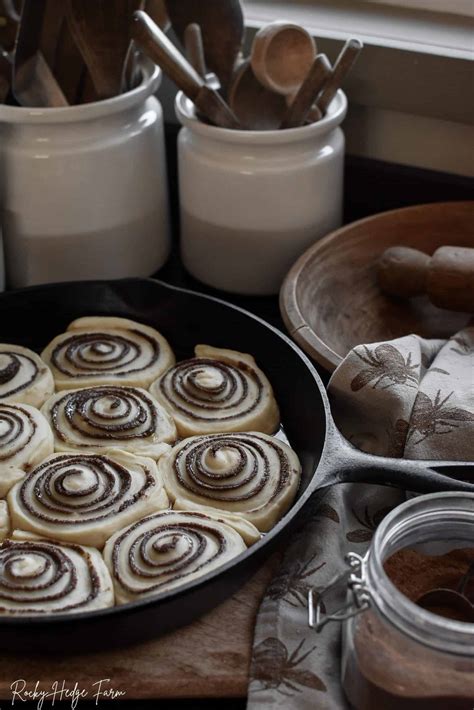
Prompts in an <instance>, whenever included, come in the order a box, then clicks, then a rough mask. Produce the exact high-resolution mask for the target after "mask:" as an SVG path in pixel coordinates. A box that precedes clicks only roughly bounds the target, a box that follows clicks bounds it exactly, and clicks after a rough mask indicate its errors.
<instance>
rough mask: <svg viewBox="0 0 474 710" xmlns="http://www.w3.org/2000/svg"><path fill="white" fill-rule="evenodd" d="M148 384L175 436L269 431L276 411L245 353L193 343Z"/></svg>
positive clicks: (274, 426)
mask: <svg viewBox="0 0 474 710" xmlns="http://www.w3.org/2000/svg"><path fill="white" fill-rule="evenodd" d="M196 355H197V357H195V358H193V359H192V360H186V361H184V362H180V363H178V364H177V365H176V366H175V367H173V368H171V369H170V370H168V372H166V373H165V374H164V375H163V376H162V377H161V378H160V379H159V380H158V381H157V382H156V383H154V384H153V385H152V387H151V390H150V391H151V393H152V394H153V395H154V396H155V397H156V398H157V399H158V400H159V401H160V402H161V403H162V404H163V406H165V407H166V408H167V409H168V411H169V412H170V413H171V414H172V416H173V418H174V420H175V422H176V425H177V427H178V432H179V434H180V435H181V436H183V437H184V436H193V435H196V434H212V433H217V432H222V431H251V430H256V431H263V432H266V433H269V434H271V433H273V432H274V431H275V430H276V429H277V428H278V424H279V419H280V415H279V411H278V406H277V404H276V401H275V398H274V395H273V391H272V388H271V385H270V383H269V381H268V380H267V378H266V377H265V375H264V374H263V372H262V371H261V370H259V368H258V367H257V365H256V363H255V360H254V359H253V358H252V356H251V355H247V354H244V353H237V352H234V351H232V350H218V349H216V348H211V347H210V346H206V345H198V346H197V347H196Z"/></svg>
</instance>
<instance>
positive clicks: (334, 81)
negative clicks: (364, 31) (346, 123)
mask: <svg viewBox="0 0 474 710" xmlns="http://www.w3.org/2000/svg"><path fill="white" fill-rule="evenodd" d="M362 48H363V44H362V42H360V41H359V40H358V39H348V40H347V42H346V43H345V45H344V47H343V48H342V51H341V53H340V54H339V56H338V58H337V59H336V63H335V64H334V67H333V70H332V76H331V77H330V79H328V81H327V83H326V86H325V87H324V89H323V91H322V93H321V95H320V97H319V99H318V108H319V109H320V111H321V113H322V114H325V113H326V111H327V109H328V106H329V104H330V103H331V101H332V100H333V98H334V97H335V95H336V94H337V92H338V89H339V88H340V86H341V85H342V83H343V81H344V79H345V78H346V76H347V75H348V74H349V72H350V70H351V69H352V67H353V66H354V64H355V62H356V59H357V57H358V56H359V54H360V53H361V51H362Z"/></svg>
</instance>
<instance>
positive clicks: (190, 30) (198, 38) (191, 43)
mask: <svg viewBox="0 0 474 710" xmlns="http://www.w3.org/2000/svg"><path fill="white" fill-rule="evenodd" d="M184 46H185V48H186V56H187V58H188V61H189V63H190V64H191V66H192V67H194V69H195V70H196V71H197V73H198V74H199V76H201V77H203V79H205V77H206V73H207V69H206V59H205V55H204V43H203V41H202V32H201V27H200V26H199V25H198V24H197V23H196V22H193V23H192V24H190V25H188V26H187V27H186V30H185V32H184Z"/></svg>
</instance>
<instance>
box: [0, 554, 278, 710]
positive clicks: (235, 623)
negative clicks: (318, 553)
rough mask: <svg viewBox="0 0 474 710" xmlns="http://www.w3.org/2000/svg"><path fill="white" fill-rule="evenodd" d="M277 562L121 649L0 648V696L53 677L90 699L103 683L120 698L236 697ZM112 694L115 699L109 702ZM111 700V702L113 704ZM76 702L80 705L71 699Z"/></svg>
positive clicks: (242, 691)
mask: <svg viewBox="0 0 474 710" xmlns="http://www.w3.org/2000/svg"><path fill="white" fill-rule="evenodd" d="M278 563H279V556H278V555H277V556H276V557H273V558H272V559H271V560H270V561H269V562H268V563H267V564H266V565H265V566H264V567H263V568H262V569H261V570H260V571H259V572H258V573H257V574H256V575H255V576H254V577H253V578H252V579H251V580H250V581H249V582H248V583H247V584H246V585H245V586H244V587H243V588H242V589H241V590H240V591H239V592H238V593H237V594H236V595H235V596H234V597H232V598H231V599H229V600H227V601H226V602H224V603H223V604H221V605H220V606H219V607H217V608H216V609H214V610H213V611H212V612H211V613H209V614H207V615H206V616H204V617H202V618H201V619H199V620H198V621H196V622H194V623H193V624H191V625H190V626H187V627H185V628H183V629H179V630H178V631H175V632H173V633H171V634H168V635H167V636H163V637H161V638H159V639H157V640H155V641H148V642H146V643H143V644H140V645H137V646H132V647H127V648H126V649H123V650H114V651H110V652H104V651H102V652H100V653H91V654H87V655H85V654H80V655H79V654H78V655H70V656H67V657H62V656H61V657H59V658H57V657H55V658H54V659H48V658H45V657H44V656H41V657H38V656H36V657H35V656H29V655H28V652H27V651H25V652H24V653H22V654H21V655H10V654H8V653H6V652H5V650H4V649H2V650H0V699H1V700H11V698H12V693H11V688H10V686H11V684H12V682H13V681H15V680H17V679H24V680H26V681H27V689H28V690H30V689H31V690H33V689H34V687H35V685H36V683H37V681H39V686H38V689H40V690H48V691H50V690H51V687H52V684H53V683H54V681H59V683H60V684H62V681H63V680H65V681H66V687H67V688H73V687H74V685H75V683H76V682H77V684H78V687H79V688H80V689H84V690H86V691H87V693H88V696H87V697H88V698H89V699H93V698H94V693H97V689H98V686H97V685H95V686H94V683H95V684H97V683H98V681H100V680H103V679H107V678H110V681H111V682H110V684H107V683H104V684H103V685H102V688H103V689H106V688H113V689H114V690H115V691H119V692H125V693H126V695H124V696H120V697H121V698H122V699H124V700H134V699H158V698H159V699H161V698H175V699H177V698H193V697H194V698H198V697H199V698H219V697H221V698H224V697H226V698H239V697H245V696H246V695H247V683H248V673H249V667H250V657H251V648H252V641H253V631H254V626H255V618H256V614H257V610H258V607H259V605H260V601H261V599H262V597H263V595H264V592H265V589H266V587H267V585H268V583H269V581H270V579H271V577H272V575H273V573H274V571H275V570H276V567H277V565H278ZM119 699H120V698H119V697H117V698H116V699H115V702H117V701H118V700H119ZM114 706H115V703H114ZM79 707H80V704H79Z"/></svg>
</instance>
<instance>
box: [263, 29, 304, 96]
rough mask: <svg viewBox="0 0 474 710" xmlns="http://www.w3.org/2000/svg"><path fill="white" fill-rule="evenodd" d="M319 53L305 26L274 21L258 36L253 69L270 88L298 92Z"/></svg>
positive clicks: (292, 92) (289, 92)
mask: <svg viewBox="0 0 474 710" xmlns="http://www.w3.org/2000/svg"><path fill="white" fill-rule="evenodd" d="M316 52H317V48H316V42H315V41H314V39H313V37H312V36H311V35H310V33H309V32H307V30H305V29H304V28H303V27H300V26H299V25H294V24H291V23H289V22H272V23H271V24H269V25H267V26H266V27H262V29H261V30H260V31H259V32H257V34H256V35H255V39H254V41H253V45H252V54H251V63H252V69H253V72H254V74H255V76H256V77H257V79H258V80H259V81H260V83H261V84H263V85H264V86H265V87H266V88H267V89H270V90H271V91H275V92H276V93H277V94H283V95H284V96H287V95H294V94H295V93H296V92H297V91H298V90H299V88H300V87H301V84H302V83H303V81H304V80H305V79H306V77H307V76H308V72H309V71H310V69H311V67H312V64H313V62H314V59H315V57H316Z"/></svg>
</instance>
